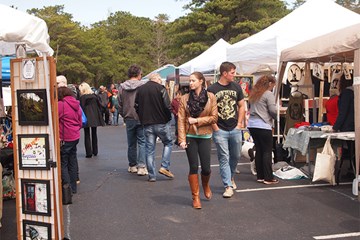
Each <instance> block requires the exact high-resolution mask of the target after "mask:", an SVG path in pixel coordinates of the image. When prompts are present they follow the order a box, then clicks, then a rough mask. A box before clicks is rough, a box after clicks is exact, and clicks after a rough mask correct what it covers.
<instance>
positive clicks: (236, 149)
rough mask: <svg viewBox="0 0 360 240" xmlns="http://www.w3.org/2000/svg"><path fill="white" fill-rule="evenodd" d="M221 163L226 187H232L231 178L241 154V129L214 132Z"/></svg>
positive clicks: (222, 177) (221, 172) (221, 171)
mask: <svg viewBox="0 0 360 240" xmlns="http://www.w3.org/2000/svg"><path fill="white" fill-rule="evenodd" d="M213 138H214V142H215V144H216V148H217V155H218V160H219V164H220V175H221V179H222V181H223V184H224V187H225V188H226V187H228V186H230V187H232V183H231V178H232V177H234V174H235V170H236V166H237V163H238V161H239V160H240V156H241V141H242V134H241V130H239V129H233V130H231V131H224V130H221V129H220V130H219V131H216V132H214V133H213Z"/></svg>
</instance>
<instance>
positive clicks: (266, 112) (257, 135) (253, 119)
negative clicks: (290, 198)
mask: <svg viewBox="0 0 360 240" xmlns="http://www.w3.org/2000/svg"><path fill="white" fill-rule="evenodd" d="M275 83H276V81H275V77H273V76H271V75H264V76H261V77H260V78H259V79H258V81H257V82H256V84H255V86H254V87H253V89H252V90H251V92H250V95H249V103H250V118H249V122H248V125H247V127H248V129H249V131H250V134H251V136H252V137H253V139H254V143H255V147H256V153H255V166H256V171H257V181H258V182H260V183H265V184H276V183H278V182H279V181H278V180H277V179H275V178H274V176H273V172H272V145H273V138H272V137H273V136H272V121H273V119H275V118H276V113H277V111H276V105H275V96H274V94H273V93H272V92H271V91H272V90H273V88H274V86H275Z"/></svg>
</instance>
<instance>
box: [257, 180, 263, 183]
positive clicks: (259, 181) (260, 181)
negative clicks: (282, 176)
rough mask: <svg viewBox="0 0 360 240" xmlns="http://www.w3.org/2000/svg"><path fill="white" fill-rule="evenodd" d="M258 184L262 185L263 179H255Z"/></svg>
mask: <svg viewBox="0 0 360 240" xmlns="http://www.w3.org/2000/svg"><path fill="white" fill-rule="evenodd" d="M256 181H257V182H258V183H264V179H257V180H256Z"/></svg>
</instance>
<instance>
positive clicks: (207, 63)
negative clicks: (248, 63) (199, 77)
mask: <svg viewBox="0 0 360 240" xmlns="http://www.w3.org/2000/svg"><path fill="white" fill-rule="evenodd" d="M229 46H230V43H228V42H226V41H225V40H224V39H222V38H220V39H219V40H218V41H217V42H216V43H214V44H213V45H212V46H211V47H210V48H208V49H207V50H206V51H205V52H203V53H202V54H200V55H199V56H197V57H195V58H193V59H191V60H190V61H188V62H186V63H184V64H182V65H180V66H179V69H180V74H187V75H188V74H190V73H191V72H194V71H199V72H208V71H214V70H215V69H216V68H217V67H219V66H220V64H221V63H222V62H224V61H226V48H227V47H229Z"/></svg>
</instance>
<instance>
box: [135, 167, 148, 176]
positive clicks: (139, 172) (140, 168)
mask: <svg viewBox="0 0 360 240" xmlns="http://www.w3.org/2000/svg"><path fill="white" fill-rule="evenodd" d="M137 175H139V176H145V175H146V172H145V167H139V168H138V169H137Z"/></svg>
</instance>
